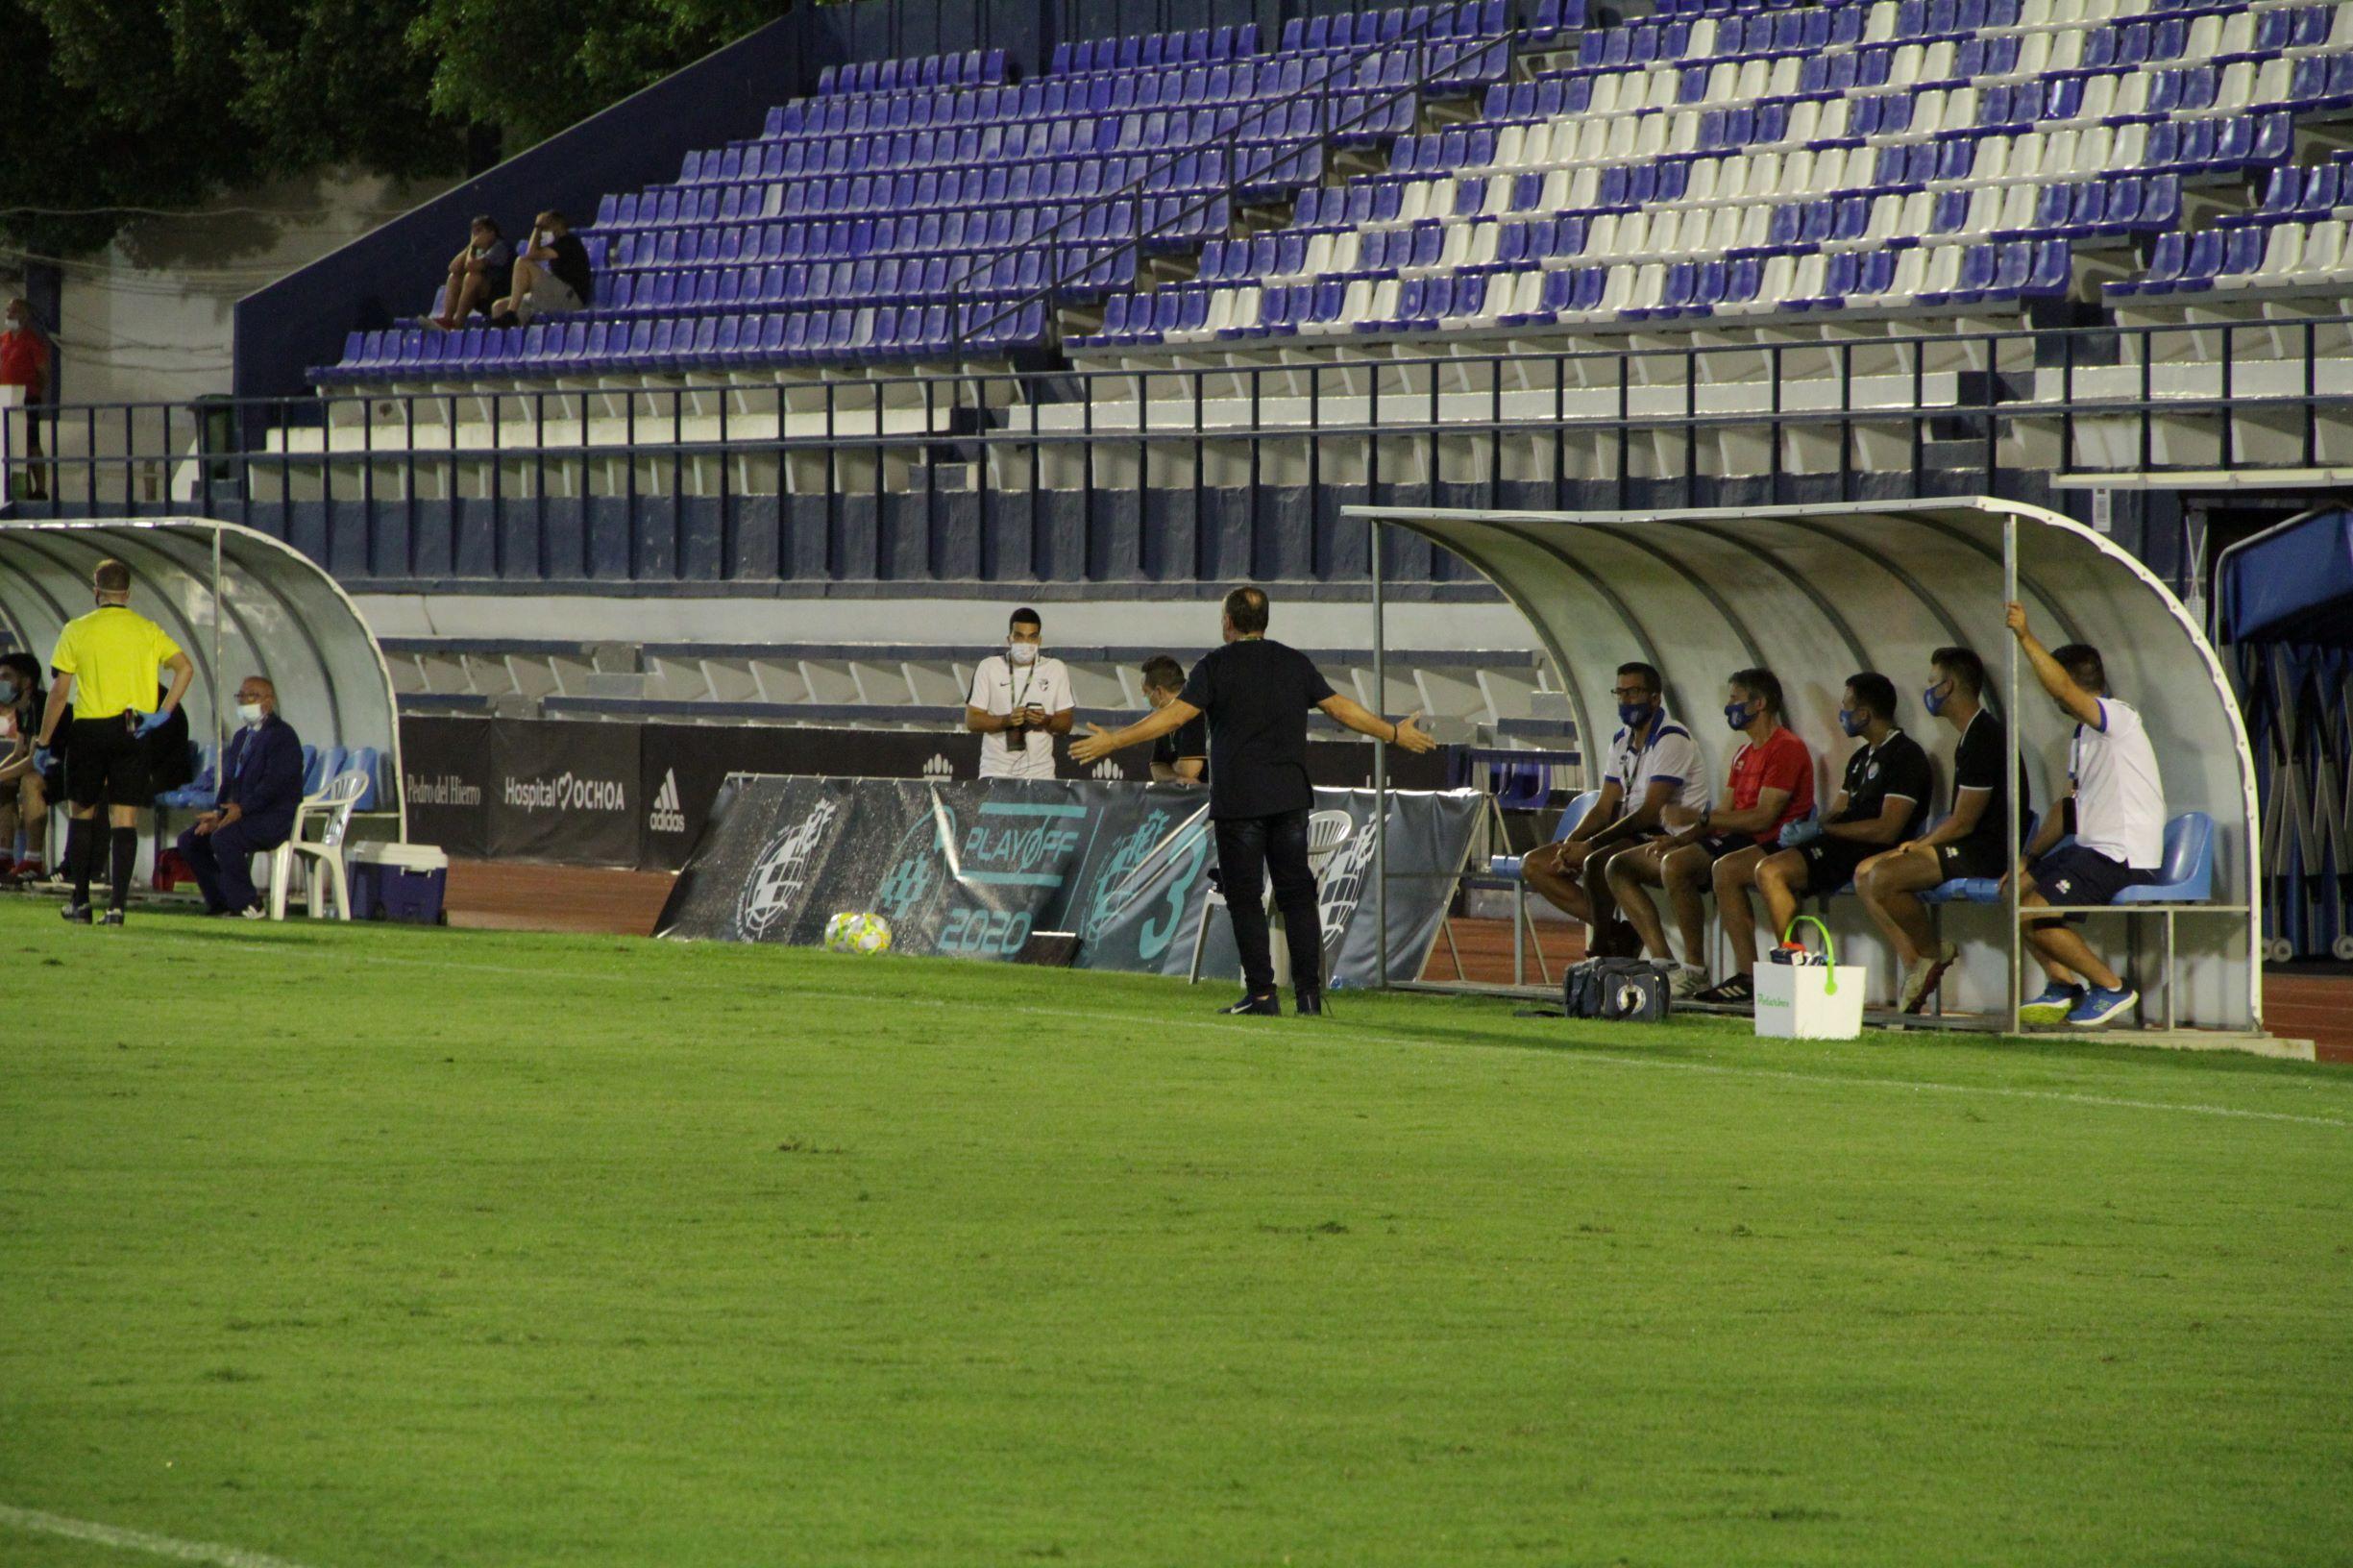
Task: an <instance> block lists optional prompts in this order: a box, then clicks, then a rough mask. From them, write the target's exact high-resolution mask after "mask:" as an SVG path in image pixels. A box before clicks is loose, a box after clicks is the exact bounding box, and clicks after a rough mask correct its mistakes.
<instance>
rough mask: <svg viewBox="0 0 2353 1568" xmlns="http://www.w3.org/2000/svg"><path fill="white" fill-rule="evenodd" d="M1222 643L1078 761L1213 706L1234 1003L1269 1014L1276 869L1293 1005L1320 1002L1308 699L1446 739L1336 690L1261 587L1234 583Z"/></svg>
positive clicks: (1371, 723)
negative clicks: (1278, 622)
mask: <svg viewBox="0 0 2353 1568" xmlns="http://www.w3.org/2000/svg"><path fill="white" fill-rule="evenodd" d="M1224 632H1225V646H1224V647H1222V648H1219V649H1215V650H1214V651H1213V652H1211V653H1210V654H1209V655H1208V656H1206V657H1205V658H1203V659H1202V660H1201V662H1200V663H1198V664H1196V665H1194V666H1193V669H1192V674H1191V675H1190V677H1189V678H1188V679H1187V680H1186V682H1185V690H1184V692H1183V693H1182V694H1180V695H1179V696H1178V697H1177V698H1175V699H1174V700H1173V701H1170V702H1168V703H1167V704H1165V705H1164V706H1163V707H1162V708H1161V709H1160V710H1159V711H1157V712H1155V713H1154V714H1152V715H1151V716H1150V717H1149V718H1145V719H1140V720H1138V721H1137V722H1136V723H1132V724H1130V725H1128V726H1127V727H1126V728H1125V729H1121V730H1115V731H1106V730H1104V729H1103V728H1102V727H1101V726H1100V725H1090V726H1089V727H1090V729H1091V730H1092V733H1091V734H1090V735H1089V736H1088V737H1087V738H1086V739H1085V740H1082V741H1080V742H1078V743H1077V744H1076V745H1074V746H1072V747H1070V756H1071V759H1072V760H1073V761H1075V762H1077V763H1079V764H1081V765H1082V766H1083V765H1085V764H1088V763H1091V762H1094V761H1096V760H1097V759H1099V758H1102V757H1107V756H1109V755H1111V754H1112V753H1113V752H1114V751H1118V750H1122V749H1124V748H1126V747H1131V746H1140V745H1142V744H1143V743H1144V742H1146V741H1151V740H1157V739H1159V738H1160V737H1161V736H1163V735H1166V734H1169V733H1171V732H1173V731H1175V730H1177V729H1180V728H1182V727H1183V726H1184V725H1185V724H1187V723H1190V722H1191V721H1192V720H1193V719H1194V718H1196V717H1199V716H1201V715H1207V716H1208V718H1209V731H1210V819H1211V821H1213V822H1214V823H1215V824H1216V827H1217V867H1218V875H1219V879H1220V881H1221V882H1222V883H1223V885H1224V889H1225V898H1226V910H1227V912H1228V913H1229V914H1230V915H1231V916H1232V918H1233V920H1234V944H1235V945H1236V946H1237V947H1238V948H1240V949H1241V960H1242V984H1243V987H1244V990H1243V992H1242V998H1241V1000H1240V1001H1238V1002H1236V1003H1235V1004H1234V1005H1233V1006H1231V1007H1227V1008H1224V1009H1221V1011H1223V1012H1226V1013H1234V1014H1248V1015H1254V1016H1258V1017H1275V1016H1277V1015H1279V1014H1280V1013H1281V1012H1282V1011H1283V1007H1282V1003H1281V1002H1280V1001H1279V1000H1278V999H1277V997H1276V994H1275V967H1274V954H1273V951H1272V949H1271V948H1270V947H1269V946H1268V945H1267V939H1266V902H1265V896H1264V894H1263V892H1262V890H1263V889H1264V887H1265V885H1266V882H1267V879H1268V878H1269V876H1271V877H1272V879H1273V881H1274V886H1275V906H1276V907H1277V908H1279V909H1280V910H1282V911H1283V924H1284V929H1285V931H1286V933H1287V935H1288V937H1289V940H1290V951H1291V986H1292V1003H1293V1007H1294V1010H1295V1011H1297V1012H1298V1013H1300V1014H1301V1015H1303V1016H1311V1015H1315V1014H1320V1013H1321V1012H1323V1010H1324V995H1323V949H1324V941H1323V930H1322V926H1321V924H1320V922H1319V921H1318V919H1317V918H1316V913H1315V873H1314V872H1313V871H1312V870H1310V869H1309V866H1308V813H1309V811H1310V810H1311V808H1312V807H1313V805H1314V803H1315V792H1314V789H1313V787H1312V786H1311V784H1310V783H1309V782H1308V709H1310V708H1320V709H1322V710H1323V711H1324V712H1325V713H1326V714H1328V715H1330V716H1331V717H1332V718H1333V719H1334V720H1336V722H1338V723H1342V724H1345V725H1346V726H1348V727H1349V728H1350V729H1353V730H1355V731H1356V732H1357V733H1358V734H1360V735H1370V736H1371V737H1373V739H1375V740H1377V741H1385V742H1386V743H1388V744H1390V745H1392V746H1402V747H1405V748H1406V749H1407V750H1409V751H1428V750H1431V749H1432V748H1434V747H1435V746H1436V745H1437V744H1438V743H1437V742H1435V741H1434V740H1432V739H1431V738H1430V736H1429V735H1428V734H1427V733H1425V732H1424V731H1423V730H1421V729H1420V728H1418V727H1417V726H1416V725H1415V723H1414V720H1416V719H1418V718H1420V717H1421V715H1420V714H1418V713H1417V714H1412V715H1409V716H1408V717H1407V718H1404V719H1401V720H1399V721H1398V722H1397V723H1394V724H1392V723H1389V722H1388V721H1387V720H1385V719H1383V718H1381V717H1380V716H1379V715H1377V714H1373V713H1370V712H1367V711H1366V710H1365V709H1364V708H1363V707H1362V706H1360V704H1358V703H1356V702H1353V701H1351V700H1349V699H1348V698H1344V697H1342V696H1340V695H1339V694H1338V693H1337V692H1335V691H1334V690H1333V689H1332V687H1331V685H1330V684H1329V683H1327V682H1326V681H1325V679H1324V677H1323V675H1322V674H1321V673H1319V672H1318V671H1317V670H1316V668H1315V665H1314V663H1313V661H1311V659H1309V657H1308V656H1307V655H1306V654H1305V653H1302V652H1300V651H1299V650H1298V649H1295V648H1287V647H1285V646H1284V645H1283V644H1281V643H1277V642H1271V641H1269V640H1268V639H1267V636H1266V596H1265V594H1263V593H1262V592H1261V591H1260V590H1258V589H1256V588H1237V589H1235V590H1234V591H1233V592H1232V593H1230V594H1228V595H1226V601H1225V617H1224Z"/></svg>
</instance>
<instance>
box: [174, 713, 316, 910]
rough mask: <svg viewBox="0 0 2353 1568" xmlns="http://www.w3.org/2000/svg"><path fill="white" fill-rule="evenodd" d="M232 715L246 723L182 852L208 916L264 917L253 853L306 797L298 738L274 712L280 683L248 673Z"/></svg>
mask: <svg viewBox="0 0 2353 1568" xmlns="http://www.w3.org/2000/svg"><path fill="white" fill-rule="evenodd" d="M237 717H238V718H239V719H241V720H243V721H244V725H245V727H244V728H242V729H240V730H238V731H237V732H236V734H234V735H233V736H231V737H230V740H229V745H228V747H226V748H225V749H224V750H223V751H222V753H221V771H220V781H221V788H220V795H219V796H218V797H217V798H216V800H215V802H214V805H213V809H212V810H210V811H208V812H206V813H205V814H204V815H203V816H202V817H199V818H197V819H196V825H195V826H193V827H191V828H189V829H188V830H187V831H186V832H185V833H183V834H181V835H180V852H181V854H183V855H184V856H185V857H187V863H188V866H189V868H190V869H191V870H194V871H195V872H196V885H197V886H198V887H200V888H202V889H204V892H205V913H206V914H208V915H242V916H244V917H245V918H246V919H249V920H257V919H261V916H262V908H261V899H260V898H259V897H258V896H257V894H255V892H254V878H253V857H254V856H255V855H257V854H259V853H261V852H263V851H264V850H269V849H275V848H277V847H278V846H279V845H282V844H283V843H285V842H286V836H287V835H288V834H289V833H291V832H293V831H294V808H295V807H296V806H297V805H299V804H301V802H302V798H303V742H302V737H301V736H299V735H297V734H295V733H294V726H293V725H291V724H289V723H286V722H285V721H284V720H283V719H281V718H279V717H278V688H276V687H275V686H272V685H271V684H270V683H269V682H268V681H266V680H264V679H262V678H261V677H260V676H259V675H248V676H246V677H245V683H244V684H243V685H241V686H239V687H238V688H237Z"/></svg>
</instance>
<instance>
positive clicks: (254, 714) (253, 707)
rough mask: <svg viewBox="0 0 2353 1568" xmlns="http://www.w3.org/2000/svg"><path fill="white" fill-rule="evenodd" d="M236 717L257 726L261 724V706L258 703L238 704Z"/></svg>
mask: <svg viewBox="0 0 2353 1568" xmlns="http://www.w3.org/2000/svg"><path fill="white" fill-rule="evenodd" d="M237 717H238V718H240V719H242V720H244V721H245V722H246V723H249V724H257V723H261V704H260V703H258V702H240V703H238V704H237Z"/></svg>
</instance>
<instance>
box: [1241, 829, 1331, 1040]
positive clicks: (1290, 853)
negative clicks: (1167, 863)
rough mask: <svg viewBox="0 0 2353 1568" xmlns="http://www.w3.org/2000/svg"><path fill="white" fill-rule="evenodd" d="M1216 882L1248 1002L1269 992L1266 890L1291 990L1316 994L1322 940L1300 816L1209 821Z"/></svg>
mask: <svg viewBox="0 0 2353 1568" xmlns="http://www.w3.org/2000/svg"><path fill="white" fill-rule="evenodd" d="M1217 875H1218V880H1219V881H1220V882H1221V883H1222V884H1223V885H1224V888H1225V895H1226V912H1227V913H1228V914H1229V915H1231V916H1232V917H1233V918H1234V945H1235V946H1237V947H1238V948H1240V949H1241V957H1242V983H1243V984H1244V985H1245V986H1247V987H1248V988H1249V990H1250V994H1251V995H1253V996H1262V995H1264V994H1265V993H1266V992H1270V991H1272V990H1274V989H1275V963H1274V952H1273V949H1272V948H1271V947H1270V946H1269V945H1268V944H1267V939H1266V898H1265V891H1266V882H1267V879H1268V878H1269V877H1270V876H1271V877H1272V878H1273V880H1274V885H1275V907H1276V908H1277V909H1279V910H1281V911H1282V912H1283V931H1284V935H1285V936H1287V938H1289V940H1290V948H1291V984H1292V985H1294V986H1308V987H1321V986H1322V985H1323V982H1324V974H1323V959H1324V934H1323V927H1322V924H1321V922H1320V921H1318V919H1316V915H1315V873H1314V871H1312V870H1310V869H1309V867H1308V813H1307V811H1306V809H1305V808H1302V809H1300V810H1298V811H1286V812H1282V813H1279V814H1277V815H1276V816H1273V817H1220V818H1219V819H1217Z"/></svg>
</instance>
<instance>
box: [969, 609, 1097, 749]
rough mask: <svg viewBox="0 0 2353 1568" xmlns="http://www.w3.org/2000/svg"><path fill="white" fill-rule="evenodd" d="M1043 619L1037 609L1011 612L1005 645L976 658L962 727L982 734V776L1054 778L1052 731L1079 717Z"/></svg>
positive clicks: (1066, 731)
mask: <svg viewBox="0 0 2353 1568" xmlns="http://www.w3.org/2000/svg"><path fill="white" fill-rule="evenodd" d="M1044 632H1045V623H1044V622H1043V621H1042V620H1041V619H1039V615H1038V612H1037V611H1036V610H1033V609H1029V608H1026V607H1024V608H1022V609H1018V610H1016V611H1014V612H1013V619H1012V621H1011V622H1010V623H1008V625H1007V627H1006V634H1005V651H1004V652H1002V653H995V654H992V655H990V656H989V657H988V658H985V659H983V660H981V661H980V668H979V669H977V670H975V671H973V672H972V695H971V697H970V698H969V699H968V701H967V702H966V704H965V709H964V727H965V728H967V729H968V730H970V731H972V732H973V733H974V734H976V735H978V736H979V737H980V776H981V777H983V778H1052V777H1053V776H1054V737H1055V736H1057V735H1067V734H1069V733H1070V725H1071V723H1073V722H1074V721H1075V720H1076V719H1077V717H1078V709H1077V706H1076V704H1075V703H1074V702H1073V701H1072V700H1071V697H1070V672H1069V670H1068V669H1066V667H1065V666H1064V664H1063V662H1062V660H1060V659H1049V658H1047V657H1046V656H1045V650H1044V647H1043V638H1044Z"/></svg>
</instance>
